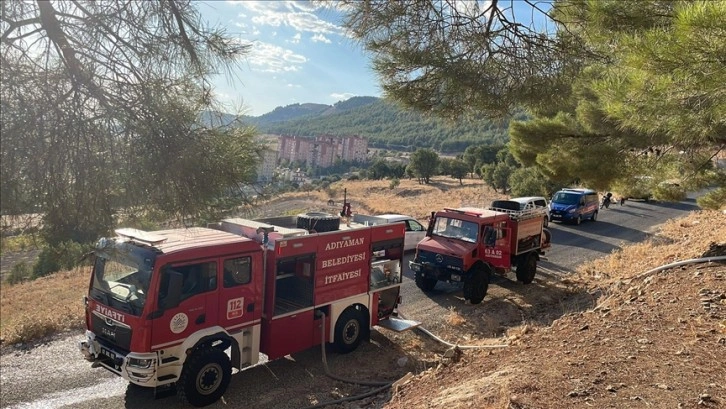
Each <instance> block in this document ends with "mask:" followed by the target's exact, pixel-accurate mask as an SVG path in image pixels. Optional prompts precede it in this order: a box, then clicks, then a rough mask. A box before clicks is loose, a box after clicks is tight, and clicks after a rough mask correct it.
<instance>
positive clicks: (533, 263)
mask: <svg viewBox="0 0 726 409" xmlns="http://www.w3.org/2000/svg"><path fill="white" fill-rule="evenodd" d="M536 272H537V257H536V256H535V255H534V253H529V254H527V255H526V256H524V257H520V259H519V260H518V261H517V281H520V282H522V283H524V284H529V283H531V282H532V281H534V275H535V273H536Z"/></svg>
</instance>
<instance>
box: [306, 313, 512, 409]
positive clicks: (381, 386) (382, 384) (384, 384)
mask: <svg viewBox="0 0 726 409" xmlns="http://www.w3.org/2000/svg"><path fill="white" fill-rule="evenodd" d="M320 313H321V314H322V318H323V319H322V320H321V322H322V326H323V328H322V331H321V334H322V341H321V343H320V346H321V348H320V350H321V354H322V357H323V370H324V372H325V375H326V376H328V377H329V378H332V379H335V380H337V381H340V382H345V383H351V384H356V385H363V386H377V388H375V389H372V390H370V391H368V392H365V393H362V394H360V395H353V396H347V397H345V398H340V399H336V400H333V401H328V402H323V403H318V404H317V405H313V406H308V407H306V408H304V409H317V408H324V407H325V406H329V405H335V404H338V403H343V402H349V401H355V400H360V399H364V398H367V397H369V396H373V395H377V394H379V393H381V392H383V391H385V390H386V389H388V388H390V387H391V386H392V385H393V384H394V382H389V381H360V380H354V379H347V378H343V377H341V376H338V375H336V374H334V373H332V372H331V371H330V368H329V367H328V358H327V355H326V354H325V345H326V342H325V313H324V312H322V311H320ZM398 316H399V317H401V318H404V317H403V315H401V313H400V312H399V313H398ZM404 319H405V318H404ZM416 329H418V330H420V331H421V332H423V333H424V334H426V335H428V336H430V337H431V338H433V339H434V340H436V341H438V342H440V343H442V344H444V345H446V346H449V347H452V348H453V347H457V348H459V349H484V348H505V347H508V346H509V345H457V344H452V343H450V342H447V341H444V340H443V339H441V338H439V337H438V336H436V335H434V334H433V333H432V332H430V331H428V330H427V329H425V328H423V327H416Z"/></svg>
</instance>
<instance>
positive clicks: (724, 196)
mask: <svg viewBox="0 0 726 409" xmlns="http://www.w3.org/2000/svg"><path fill="white" fill-rule="evenodd" d="M697 202H698V205H699V206H701V207H702V208H704V209H712V210H720V209H721V208H726V187H720V188H718V189H716V190H712V191H710V192H708V193H706V194H705V195H703V196H701V197H699V198H698V199H697Z"/></svg>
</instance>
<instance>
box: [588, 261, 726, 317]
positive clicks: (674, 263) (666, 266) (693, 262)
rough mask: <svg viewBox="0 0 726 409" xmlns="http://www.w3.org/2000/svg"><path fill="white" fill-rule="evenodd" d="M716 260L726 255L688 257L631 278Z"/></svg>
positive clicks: (605, 300) (598, 305) (600, 304)
mask: <svg viewBox="0 0 726 409" xmlns="http://www.w3.org/2000/svg"><path fill="white" fill-rule="evenodd" d="M714 261H726V256H713V257H701V258H692V259H688V260H681V261H676V262H673V263H669V264H664V265H662V266H659V267H656V268H653V269H650V270H648V271H646V272H644V273H640V274H638V275H636V276H633V277H631V278H630V279H631V280H633V279H640V278H643V277H647V276H649V275H651V274H655V273H659V272H661V271H663V270H668V269H669V268H675V267H681V266H685V265H688V264H698V263H712V262H714ZM610 298H612V295H611V296H609V297H607V298H606V299H604V300H602V301H601V302H600V303H598V304H597V305H596V306H595V309H597V308H600V307H602V306H603V305H604V304H605V303H606V302H608V301H609V300H610Z"/></svg>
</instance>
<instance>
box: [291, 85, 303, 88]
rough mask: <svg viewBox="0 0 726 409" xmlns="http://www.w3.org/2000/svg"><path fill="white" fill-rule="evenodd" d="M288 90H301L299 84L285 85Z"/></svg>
mask: <svg viewBox="0 0 726 409" xmlns="http://www.w3.org/2000/svg"><path fill="white" fill-rule="evenodd" d="M287 87H288V88H302V85H300V84H287Z"/></svg>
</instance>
